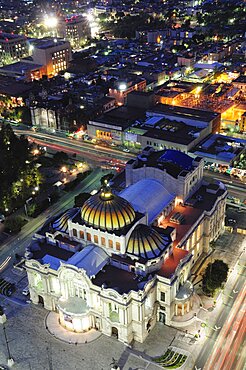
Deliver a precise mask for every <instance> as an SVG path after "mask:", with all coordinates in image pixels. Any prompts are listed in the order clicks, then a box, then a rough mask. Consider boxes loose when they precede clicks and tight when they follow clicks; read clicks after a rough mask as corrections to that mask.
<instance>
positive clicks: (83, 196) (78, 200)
mask: <svg viewBox="0 0 246 370" xmlns="http://www.w3.org/2000/svg"><path fill="white" fill-rule="evenodd" d="M90 196H91V195H90V193H80V194H79V195H77V196H76V197H75V198H74V206H75V207H82V206H83V204H84V202H85V201H86V200H87V199H89V198H90Z"/></svg>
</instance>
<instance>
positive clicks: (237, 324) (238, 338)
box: [204, 286, 246, 370]
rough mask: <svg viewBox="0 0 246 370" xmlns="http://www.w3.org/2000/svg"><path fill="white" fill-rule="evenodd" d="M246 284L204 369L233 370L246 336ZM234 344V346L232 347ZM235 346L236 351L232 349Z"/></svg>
mask: <svg viewBox="0 0 246 370" xmlns="http://www.w3.org/2000/svg"><path fill="white" fill-rule="evenodd" d="M245 294H246V286H244V287H243V289H242V290H241V292H240V293H239V294H238V296H237V298H236V301H235V302H234V305H233V307H232V309H231V312H230V314H229V316H228V319H227V321H226V322H225V324H224V326H223V328H222V330H221V332H220V334H219V336H218V338H217V340H216V343H215V345H214V347H213V348H214V350H213V353H212V355H211V356H210V358H209V359H208V360H207V362H206V364H205V367H204V370H225V369H226V370H233V367H232V366H234V365H233V362H234V359H235V356H236V353H237V350H238V349H239V347H240V344H241V342H242V340H243V337H244V336H245V326H243V324H244V322H245V307H246V297H245ZM232 346H233V347H232ZM232 348H234V350H235V353H234V352H233V351H232Z"/></svg>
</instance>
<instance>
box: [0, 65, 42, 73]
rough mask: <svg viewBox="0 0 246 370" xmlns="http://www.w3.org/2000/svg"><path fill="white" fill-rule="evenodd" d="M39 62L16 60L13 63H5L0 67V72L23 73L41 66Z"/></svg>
mask: <svg viewBox="0 0 246 370" xmlns="http://www.w3.org/2000/svg"><path fill="white" fill-rule="evenodd" d="M41 67H42V65H41V64H36V63H25V62H16V63H13V64H8V65H5V66H4V67H1V68H0V73H4V72H7V73H16V74H19V75H23V74H25V73H26V72H28V71H33V70H37V69H39V68H41Z"/></svg>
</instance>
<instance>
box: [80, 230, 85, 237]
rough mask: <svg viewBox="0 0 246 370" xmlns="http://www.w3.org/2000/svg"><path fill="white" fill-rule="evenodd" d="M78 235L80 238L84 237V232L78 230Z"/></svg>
mask: <svg viewBox="0 0 246 370" xmlns="http://www.w3.org/2000/svg"><path fill="white" fill-rule="evenodd" d="M79 237H80V239H84V237H85V233H84V231H82V230H81V231H80V232H79Z"/></svg>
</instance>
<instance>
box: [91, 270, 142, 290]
mask: <svg viewBox="0 0 246 370" xmlns="http://www.w3.org/2000/svg"><path fill="white" fill-rule="evenodd" d="M92 283H93V284H95V285H97V286H100V287H101V286H102V285H103V284H104V287H105V288H111V289H114V290H116V291H117V292H118V293H120V294H123V293H128V292H129V291H130V290H135V291H138V290H141V287H140V286H141V285H139V282H138V280H136V279H135V274H134V273H133V272H129V271H125V270H121V269H119V268H117V267H115V266H110V265H107V266H104V268H103V270H102V271H100V272H99V273H98V274H97V276H96V277H95V278H94V279H92Z"/></svg>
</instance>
